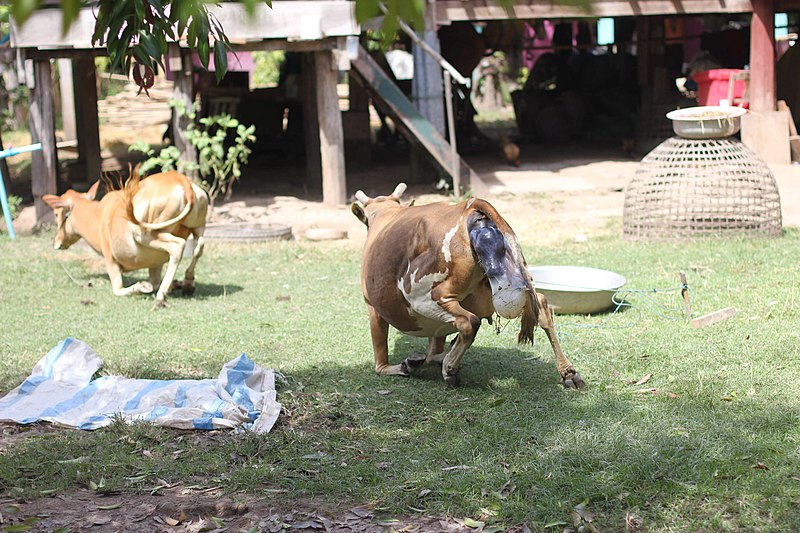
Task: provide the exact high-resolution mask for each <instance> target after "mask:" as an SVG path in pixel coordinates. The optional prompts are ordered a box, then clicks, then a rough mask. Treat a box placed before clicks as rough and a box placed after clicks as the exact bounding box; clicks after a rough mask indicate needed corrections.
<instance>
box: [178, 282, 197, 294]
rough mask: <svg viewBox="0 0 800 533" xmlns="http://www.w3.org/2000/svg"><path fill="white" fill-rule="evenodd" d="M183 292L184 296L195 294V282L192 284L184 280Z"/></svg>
mask: <svg viewBox="0 0 800 533" xmlns="http://www.w3.org/2000/svg"><path fill="white" fill-rule="evenodd" d="M181 293H182V294H183V295H184V296H191V295H193V294H194V283H192V284H191V285H190V284H188V283H186V282H185V281H184V282H183V285H181Z"/></svg>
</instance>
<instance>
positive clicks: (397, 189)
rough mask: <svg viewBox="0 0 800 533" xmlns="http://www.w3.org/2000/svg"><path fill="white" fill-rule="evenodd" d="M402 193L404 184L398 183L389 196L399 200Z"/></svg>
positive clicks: (404, 190) (404, 189)
mask: <svg viewBox="0 0 800 533" xmlns="http://www.w3.org/2000/svg"><path fill="white" fill-rule="evenodd" d="M404 192H406V184H405V183H398V184H397V187H395V188H394V192H393V193H392V194H391V196H394V197H395V198H397V199H398V200H399V199H400V197H401V196H403V193H404Z"/></svg>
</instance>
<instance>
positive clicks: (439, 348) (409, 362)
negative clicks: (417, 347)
mask: <svg viewBox="0 0 800 533" xmlns="http://www.w3.org/2000/svg"><path fill="white" fill-rule="evenodd" d="M445 340H447V337H428V351H427V353H424V354H418V353H415V354H413V355H411V356H409V357H406V360H405V361H403V363H404V364H405V365H406V368H408V370H410V371H414V370H418V369H419V368H420V367H421V366H422V365H423V363H441V362H442V360H443V359H444V356H445V351H444V342H445Z"/></svg>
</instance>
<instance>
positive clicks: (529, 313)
mask: <svg viewBox="0 0 800 533" xmlns="http://www.w3.org/2000/svg"><path fill="white" fill-rule="evenodd" d="M527 296H528V299H527V301H526V302H525V307H524V309H523V310H522V322H521V323H520V325H519V335H518V336H517V342H518V343H520V344H525V343H528V344H533V331H534V330H535V329H536V326H537V325H538V324H539V302H538V301H537V299H536V293H535V292H534V291H531V292H529V293H528V295H527Z"/></svg>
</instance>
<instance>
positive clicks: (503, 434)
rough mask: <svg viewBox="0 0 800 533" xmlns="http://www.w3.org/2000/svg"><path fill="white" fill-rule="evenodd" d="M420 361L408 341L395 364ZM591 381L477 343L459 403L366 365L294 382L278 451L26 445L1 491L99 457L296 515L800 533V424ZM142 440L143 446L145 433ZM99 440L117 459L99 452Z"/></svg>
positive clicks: (262, 445)
mask: <svg viewBox="0 0 800 533" xmlns="http://www.w3.org/2000/svg"><path fill="white" fill-rule="evenodd" d="M418 348H419V343H418V342H415V340H413V339H412V340H405V339H402V340H401V341H398V342H396V343H395V346H394V350H392V353H393V354H395V355H393V357H392V361H393V362H394V361H395V360H398V359H399V358H400V357H404V356H405V355H406V354H407V353H410V352H412V351H414V350H416V349H418ZM537 351H539V352H540V351H542V350H538V349H537ZM579 370H580V369H579ZM584 377H585V378H586V381H587V384H588V387H589V388H588V390H586V391H584V392H575V391H567V390H564V389H563V387H562V386H561V385H560V384H559V380H558V374H557V372H556V370H555V365H554V363H553V360H552V356H551V355H550V352H549V349H548V350H547V351H546V355H544V354H543V355H542V356H541V358H539V357H538V356H531V354H530V351H529V350H517V349H507V348H486V347H482V346H480V345H478V346H473V347H472V348H471V349H470V350H469V351H468V352H467V355H466V356H465V359H464V367H463V370H462V380H463V383H464V385H462V386H461V387H459V388H455V389H450V388H447V387H446V386H445V385H444V383H443V382H442V381H441V377H440V375H439V366H438V365H428V367H427V368H424V369H423V370H422V371H421V372H420V374H419V376H415V377H411V378H398V377H379V376H377V375H375V373H374V370H373V368H372V362H371V356H368V355H367V354H364V356H363V357H360V358H359V360H358V362H354V364H333V363H329V364H328V363H322V364H319V363H316V364H315V365H313V366H308V367H303V368H301V369H299V370H295V371H293V372H292V373H291V374H288V375H287V376H286V378H287V379H286V382H285V383H283V382H282V383H280V384H279V386H278V389H279V390H278V401H280V402H281V403H282V404H283V410H282V413H281V415H280V417H279V419H278V423H277V425H276V427H275V428H274V429H273V430H272V431H271V432H270V433H269V434H267V435H261V436H248V437H239V436H236V435H227V434H215V435H213V436H211V435H209V436H208V437H206V435H207V434H202V435H203V436H202V437H199V438H192V439H186V442H185V443H183V442H182V438H181V439H178V440H176V437H177V436H178V435H182V434H183V433H182V432H177V431H173V430H164V429H153V430H152V431H149V432H148V439H149V440H148V442H147V443H146V449H148V450H154V451H153V453H151V455H150V456H147V457H142V454H141V453H132V452H131V453H128V454H127V455H126V456H125V457H126V459H125V463H124V464H125V466H124V467H120V466H118V465H115V462H117V461H120V459H119V458H115V456H114V455H113V453H115V452H114V450H115V449H116V448H119V446H122V445H127V444H125V443H126V442H128V441H126V440H125V438H127V439H128V440H132V437H130V436H129V437H124V436H123V437H120V436H119V435H117V434H112V435H109V434H107V433H102V432H98V435H97V436H96V437H94V438H82V437H72V436H69V435H68V436H66V437H65V438H63V439H60V441H63V442H60V443H58V442H57V443H56V444H55V445H54V447H41V446H39V445H38V443H37V441H36V440H34V439H31V440H30V441H26V442H23V443H20V444H19V445H18V446H16V447H15V448H14V449H13V450H9V453H7V454H6V455H5V456H3V457H2V458H0V462H2V463H5V465H6V466H5V467H3V468H0V486H6V487H8V486H16V485H15V483H19V481H15V480H14V477H15V476H18V477H19V478H20V479H26V480H27V479H28V478H27V477H26V476H27V475H28V472H27V470H26V468H27V467H25V466H24V465H31V464H45V463H46V464H55V465H56V467H57V468H59V469H61V470H64V469H65V468H66V469H67V470H68V469H69V468H73V467H72V466H69V465H68V466H66V467H65V466H64V465H62V464H60V463H62V462H59V464H56V462H55V461H53V458H54V457H55V458H61V457H62V456H63V457H64V458H67V459H69V458H72V457H79V456H83V455H88V454H90V453H91V454H92V457H93V460H92V462H91V464H81V465H78V466H80V468H81V471H82V472H83V471H84V470H88V473H87V472H84V476H88V478H90V479H94V477H99V476H100V475H103V476H104V477H105V479H107V480H109V481H108V482H109V483H113V482H114V479H116V478H119V479H120V480H124V479H125V476H129V475H130V472H139V471H154V472H157V473H158V477H159V479H165V480H167V481H168V482H180V481H181V480H185V479H191V480H192V483H193V484H200V485H202V484H203V483H207V484H217V483H219V480H220V479H224V480H225V481H224V482H225V486H226V489H227V490H230V491H233V492H236V491H242V492H251V493H262V492H261V491H263V489H264V487H269V497H270V498H275V499H276V501H278V500H281V499H282V500H283V501H284V502H285V503H287V504H288V505H298V504H297V503H296V502H297V501H298V499H302V498H309V497H311V498H314V499H319V500H322V501H326V502H328V503H330V504H331V505H333V506H337V505H338V506H340V507H342V508H343V509H349V508H350V507H353V506H355V505H363V504H366V505H371V506H374V507H375V508H377V509H380V513H382V514H385V515H387V516H389V517H391V516H393V515H404V514H409V513H423V514H426V515H434V516H470V517H482V518H483V519H485V520H487V521H488V522H493V523H498V524H501V525H506V526H508V525H513V524H519V523H520V522H522V521H526V522H528V523H529V524H530V526H531V528H532V529H534V530H545V524H552V523H555V522H558V523H572V516H571V511H572V509H573V508H574V507H575V506H577V505H579V504H583V505H584V506H585V509H586V510H587V511H588V512H590V513H592V514H593V516H594V524H595V525H596V526H597V527H598V528H599V529H600V530H601V531H623V530H626V524H628V523H629V522H630V520H634V521H636V520H640V521H641V522H643V523H644V524H645V525H646V529H651V530H665V529H669V530H679V531H695V530H704V531H711V530H721V529H726V528H728V529H734V530H735V529H742V530H755V529H758V530H776V531H778V530H780V531H790V530H796V529H797V527H798V526H800V518H798V516H797V513H796V509H795V504H793V503H792V502H793V501H796V499H797V497H798V488H797V486H796V481H793V480H792V477H791V476H792V475H795V476H796V475H797V472H796V457H795V455H796V450H794V449H793V448H791V439H789V442H787V440H786V436H787V428H793V427H796V425H797V422H798V415H797V413H796V412H795V411H794V410H792V409H787V408H786V407H785V405H782V404H781V403H780V402H773V401H770V402H767V401H764V400H762V401H759V400H755V399H749V398H742V399H739V400H736V401H720V400H719V396H718V394H717V391H714V390H706V391H703V392H702V393H701V392H698V391H683V392H681V393H680V394H675V395H674V396H671V395H667V394H663V393H658V394H652V393H647V394H642V393H640V392H637V391H636V390H635V389H634V388H633V387H631V386H630V385H627V384H624V383H620V382H619V380H617V381H609V380H607V379H605V378H603V377H601V376H592V375H589V374H584ZM107 431H109V432H110V430H107ZM115 431H116V432H119V431H125V430H120V429H119V428H117V429H116V430H115ZM111 433H113V432H111ZM129 435H132V436H133V440H135V439H136V438H138V437H136V430H130V433H129ZM104 439H106V440H108V439H110V440H111V441H112V442H113V443H115V444H114V445H109V446H107V447H102V446H98V445H97V441H102V440H104ZM243 439H244V440H243ZM53 442H55V441H53ZM120 442H121V443H122V444H120ZM137 445H138V444H137V443H136V442H131V443H130V446H131V447H132V448H135V446H137ZM787 445H788V446H790V447H789V448H787ZM176 446H177V447H179V448H180V449H183V448H184V447H187V449H186V450H185V451H186V452H187V453H181V455H180V456H181V461H179V463H180V464H179V465H175V464H174V463H175V461H173V460H172V459H170V458H172V457H173V455H172V453H173V450H174V449H175V447H176ZM795 446H796V445H795ZM45 448H47V450H46V451H45ZM106 448H107V449H106ZM162 448H163V449H164V450H166V451H165V452H164V453H163V455H164V456H165V458H166V459H163V460H162V462H159V461H158V459H156V457H157V456H160V455H161V451H160V450H161V449H162ZM40 456H42V457H40ZM44 456H46V457H44ZM45 459H46V460H45ZM14 464H19V465H21V466H19V467H15V466H13V465H14ZM75 468H77V467H75ZM15 469H18V470H19V472H18V473H17V474H14V470H15ZM73 474H74V473H70V472H67V471H64V472H60V473H59V475H60V476H61V478H63V479H75V475H73ZM70 476H71V477H70ZM93 476H94V477H93ZM43 479H44V478H43ZM26 482H27V481H26ZM119 482H120V483H122V481H119ZM37 484H38V485H37V488H38V489H39V490H41V489H44V488H47V486H46V485H41V483H40V482H39V481H37ZM39 485H41V487H40V486H39ZM562 526H563V524H562Z"/></svg>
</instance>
